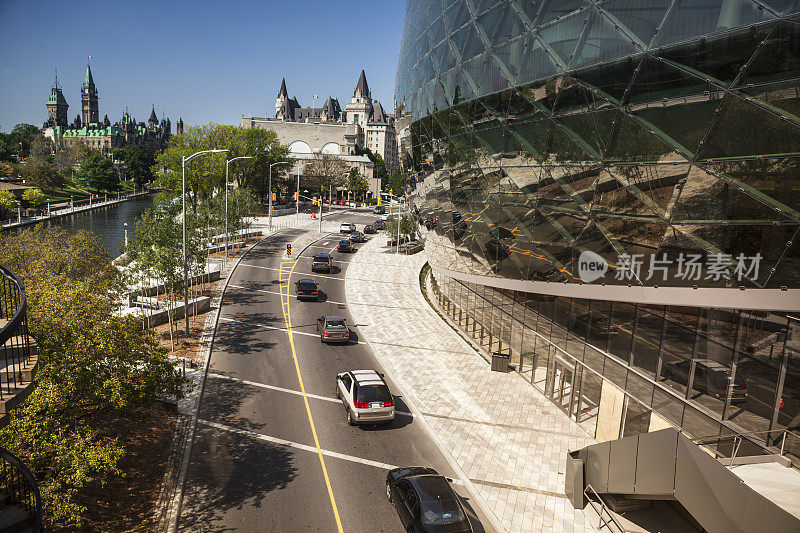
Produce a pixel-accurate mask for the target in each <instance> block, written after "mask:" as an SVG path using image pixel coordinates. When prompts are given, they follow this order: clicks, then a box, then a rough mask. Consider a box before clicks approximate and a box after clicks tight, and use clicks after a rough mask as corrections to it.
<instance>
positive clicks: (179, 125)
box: [175, 117, 183, 135]
mask: <svg viewBox="0 0 800 533" xmlns="http://www.w3.org/2000/svg"><path fill="white" fill-rule="evenodd" d="M175 133H177V134H179V135H180V134H181V133H183V119H182V118H181V117H178V122H176V123H175Z"/></svg>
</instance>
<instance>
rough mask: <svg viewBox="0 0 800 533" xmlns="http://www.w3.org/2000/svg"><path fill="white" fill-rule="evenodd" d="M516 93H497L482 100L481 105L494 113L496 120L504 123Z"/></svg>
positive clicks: (511, 91)
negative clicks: (509, 105) (510, 102)
mask: <svg viewBox="0 0 800 533" xmlns="http://www.w3.org/2000/svg"><path fill="white" fill-rule="evenodd" d="M513 93H514V91H513V90H512V89H509V90H507V91H502V92H497V93H494V94H490V95H488V96H485V97H483V98H481V103H482V104H483V105H484V106H485V107H486V108H488V109H489V110H490V111H491V112H492V113H494V116H495V118H496V119H497V120H498V121H500V122H503V121H505V120H506V115H507V113H508V103H509V101H510V100H511V96H512V94H513Z"/></svg>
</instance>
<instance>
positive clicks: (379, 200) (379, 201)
mask: <svg viewBox="0 0 800 533" xmlns="http://www.w3.org/2000/svg"><path fill="white" fill-rule="evenodd" d="M378 205H383V203H382V200H381V197H380V196H378Z"/></svg>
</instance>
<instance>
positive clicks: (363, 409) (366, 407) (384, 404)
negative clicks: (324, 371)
mask: <svg viewBox="0 0 800 533" xmlns="http://www.w3.org/2000/svg"><path fill="white" fill-rule="evenodd" d="M336 397H337V398H339V399H340V400H342V403H343V404H344V407H345V409H346V410H347V423H348V424H350V425H351V426H355V425H356V424H375V423H380V422H391V421H393V420H394V397H393V396H392V393H391V392H389V387H388V386H387V385H386V381H384V379H383V376H382V375H381V374H379V373H378V372H376V371H375V370H351V371H349V372H342V373H341V374H339V375H337V376H336Z"/></svg>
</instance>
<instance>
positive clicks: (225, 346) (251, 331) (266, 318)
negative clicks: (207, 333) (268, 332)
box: [214, 313, 283, 355]
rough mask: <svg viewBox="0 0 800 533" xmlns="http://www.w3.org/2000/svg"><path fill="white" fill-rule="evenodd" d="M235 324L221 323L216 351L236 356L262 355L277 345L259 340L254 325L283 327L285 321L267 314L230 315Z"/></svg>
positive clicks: (215, 339) (215, 340) (218, 329)
mask: <svg viewBox="0 0 800 533" xmlns="http://www.w3.org/2000/svg"><path fill="white" fill-rule="evenodd" d="M226 318H230V319H232V320H234V321H235V322H227V321H223V322H220V323H219V325H218V326H217V333H216V336H215V338H214V351H224V352H227V353H229V354H234V355H249V354H253V353H261V352H264V351H266V350H269V349H270V348H273V347H275V346H276V345H277V343H275V342H269V341H265V340H262V339H259V338H258V332H259V328H258V326H255V325H254V324H263V325H266V326H274V327H281V326H282V325H283V319H282V318H281V319H280V320H279V319H278V318H276V317H275V316H273V315H271V314H267V313H255V314H244V313H236V314H233V315H229V316H228V317H226Z"/></svg>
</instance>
